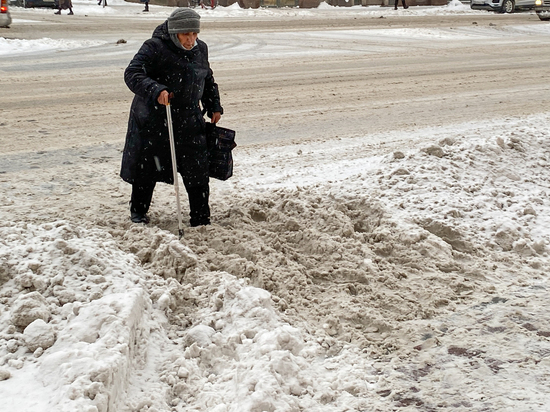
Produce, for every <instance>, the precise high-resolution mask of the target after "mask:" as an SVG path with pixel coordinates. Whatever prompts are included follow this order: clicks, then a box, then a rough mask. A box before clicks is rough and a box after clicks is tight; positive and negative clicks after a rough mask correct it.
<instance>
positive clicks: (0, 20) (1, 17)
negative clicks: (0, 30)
mask: <svg viewBox="0 0 550 412" xmlns="http://www.w3.org/2000/svg"><path fill="white" fill-rule="evenodd" d="M10 24H11V16H10V10H9V7H8V0H0V27H10Z"/></svg>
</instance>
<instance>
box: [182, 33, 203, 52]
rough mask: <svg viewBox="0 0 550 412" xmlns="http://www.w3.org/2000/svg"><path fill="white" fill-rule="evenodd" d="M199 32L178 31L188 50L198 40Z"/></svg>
mask: <svg viewBox="0 0 550 412" xmlns="http://www.w3.org/2000/svg"><path fill="white" fill-rule="evenodd" d="M197 37H198V34H197V33H178V40H179V41H180V43H181V45H182V46H183V48H184V49H186V50H191V49H192V48H193V46H194V45H195V41H196V40H197Z"/></svg>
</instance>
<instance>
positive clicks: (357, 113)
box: [0, 9, 550, 170]
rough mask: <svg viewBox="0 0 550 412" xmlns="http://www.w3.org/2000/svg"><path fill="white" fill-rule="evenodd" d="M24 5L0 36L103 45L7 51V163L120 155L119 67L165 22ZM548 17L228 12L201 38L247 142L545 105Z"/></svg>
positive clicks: (514, 112) (127, 98)
mask: <svg viewBox="0 0 550 412" xmlns="http://www.w3.org/2000/svg"><path fill="white" fill-rule="evenodd" d="M24 12H25V16H24V17H25V19H27V20H26V23H24V24H14V25H12V28H11V29H0V30H1V31H0V37H6V38H12V39H40V38H51V39H72V40H85V39H88V40H94V41H101V42H103V43H102V44H101V45H95V46H93V47H87V48H81V49H74V50H68V51H55V52H52V51H50V52H41V53H32V54H21V55H17V56H4V57H2V58H0V76H1V78H2V92H1V93H0V154H1V156H2V160H1V163H0V168H3V169H4V170H6V169H8V168H9V167H10V166H9V165H10V164H12V165H13V166H14V165H15V164H16V162H15V159H16V158H18V159H22V161H23V163H24V164H27V163H28V162H27V163H25V162H26V158H27V157H26V156H25V154H26V153H28V154H33V156H35V155H36V153H37V152H48V153H54V152H56V151H57V153H59V154H60V156H63V155H66V156H72V155H70V153H73V152H74V153H75V154H76V155H78V153H80V152H79V148H85V150H92V151H93V152H94V153H96V152H98V156H102V155H105V156H113V150H120V149H121V148H122V145H123V142H124V135H125V130H126V124H127V117H128V109H129V106H130V102H131V99H132V94H131V92H130V91H129V90H128V89H127V88H126V86H125V84H124V82H123V72H124V69H125V67H126V66H127V64H128V62H129V61H130V59H131V58H132V56H133V55H134V54H135V52H136V51H137V49H138V48H139V47H140V45H141V43H142V42H143V41H144V40H145V39H147V38H148V37H149V36H150V34H151V33H152V30H153V29H154V27H155V26H156V25H157V24H159V23H160V22H161V21H162V20H159V19H155V18H152V19H150V20H145V19H143V18H141V19H132V18H121V17H109V16H105V17H101V18H97V17H93V16H90V17H87V16H79V15H75V16H71V18H70V19H69V18H64V19H60V18H59V16H54V15H53V14H51V15H50V14H49V13H43V12H40V13H36V15H35V16H34V18H36V20H37V23H36V24H35V23H33V22H30V23H29V21H28V19H29V17H33V14H32V12H30V11H28V10H25V11H24ZM12 14H13V16H14V17H15V18H16V19H17V18H18V11H17V9H15V11H13V13H12ZM19 17H21V16H19ZM547 25H548V24H547V23H544V22H541V21H539V19H538V18H537V17H536V15H535V14H534V13H519V14H514V15H499V14H493V13H487V14H484V15H471V16H469V15H457V16H414V17H410V18H408V17H407V16H387V17H386V16H384V17H383V18H380V17H379V18H373V17H357V18H349V17H348V18H345V17H339V18H336V19H335V18H326V19H325V18H311V19H307V18H286V19H284V20H280V19H279V20H277V19H275V18H274V19H263V20H261V21H255V20H254V19H250V20H239V19H233V20H231V21H226V20H220V21H205V22H204V23H203V29H202V31H201V38H202V39H204V40H205V41H206V42H207V43H208V44H209V47H210V58H211V64H212V67H213V69H214V74H215V77H216V80H217V82H218V83H219V86H220V91H221V95H222V103H223V105H224V107H225V115H224V116H223V118H222V123H221V125H225V126H226V127H230V128H234V129H236V130H237V131H238V143H239V145H240V146H246V145H255V144H262V145H265V144H287V143H289V142H293V141H303V140H306V139H311V140H318V139H320V140H324V139H331V138H337V137H343V136H360V135H367V134H369V133H374V132H385V131H395V130H405V131H406V130H408V129H411V128H419V127H430V126H433V127H439V126H444V125H451V124H454V123H460V122H467V121H487V120H490V119H492V118H501V117H505V116H523V115H528V114H532V113H538V112H543V111H546V110H547V108H548V99H549V97H548V96H549V95H550V94H549V93H548V92H549V88H550V86H549V85H548V82H547V80H546V79H545V73H546V71H547V68H548V67H549V66H550V49H549V48H548V47H543V46H542V45H544V44H547V42H548V40H549V39H550V31H549V30H548V29H546V27H547ZM121 39H124V40H125V41H126V42H125V43H118V41H119V40H121ZM97 148H99V149H98V150H99V151H98V150H96V149H97ZM101 148H105V149H104V150H108V151H109V152H108V153H107V152H105V153H102V152H101V150H103V149H101ZM82 150H84V149H82ZM31 157H32V156H28V158H29V159H30V158H31ZM73 160H74V159H68V160H67V159H65V160H64V161H73ZM51 161H52V162H55V161H57V162H59V161H60V159H59V158H57V159H56V156H51ZM25 167H26V166H25Z"/></svg>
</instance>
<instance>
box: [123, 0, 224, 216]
mask: <svg viewBox="0 0 550 412" xmlns="http://www.w3.org/2000/svg"><path fill="white" fill-rule="evenodd" d="M199 32H200V15H199V14H198V13H196V12H195V11H194V10H191V9H187V8H179V9H176V10H175V11H174V12H173V13H172V14H171V15H170V17H168V19H167V20H166V21H165V22H164V23H162V24H161V25H160V26H158V27H157V28H156V29H155V31H154V32H153V36H152V38H151V39H149V40H147V41H145V43H144V44H143V45H142V46H141V49H140V50H139V51H138V53H137V54H136V55H135V56H134V58H133V59H132V61H131V62H130V64H129V66H128V67H127V68H126V71H125V72H124V80H125V82H126V84H127V85H128V87H129V88H130V90H131V91H132V92H134V93H135V97H134V100H133V102H132V107H131V109H130V119H129V122H128V131H127V134H126V144H125V147H124V153H123V156H122V167H121V172H120V176H121V177H122V179H124V180H125V181H126V182H128V183H131V184H132V196H131V200H130V215H131V219H132V221H133V222H136V223H148V222H149V218H148V216H147V212H148V211H149V206H150V204H151V199H152V196H153V191H154V189H155V184H156V182H165V183H174V182H173V173H172V163H171V156H170V142H169V136H168V128H167V123H166V121H167V120H166V109H165V105H167V104H168V103H169V102H170V106H171V108H172V118H173V128H174V140H175V146H176V159H177V160H176V162H177V169H178V172H179V173H180V174H181V176H182V179H183V184H184V185H185V189H186V190H187V194H188V197H189V208H190V212H189V215H190V217H191V220H190V224H191V226H199V225H208V224H210V207H209V204H208V197H209V177H208V157H207V154H208V153H207V147H206V136H205V120H204V117H203V112H202V110H201V105H202V107H203V108H204V109H205V110H206V113H207V115H208V117H209V118H210V119H211V122H212V123H217V122H218V121H219V120H220V117H221V115H222V113H223V109H222V107H221V105H220V95H219V92H218V85H217V84H216V82H215V81H214V77H213V75H212V70H211V69H210V64H209V62H208V48H207V46H206V43H204V42H203V41H201V40H199V39H198V33H199Z"/></svg>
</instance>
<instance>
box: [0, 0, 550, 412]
mask: <svg viewBox="0 0 550 412" xmlns="http://www.w3.org/2000/svg"><path fill="white" fill-rule="evenodd" d="M83 4H84V2H77V1H75V11H77V12H78V10H79V8H80V7H83ZM112 4H113V5H120V7H121V8H122V7H123V6H124V7H126V6H127V7H128V8H130V5H126V4H124V5H123V4H122V3H121V2H118V3H117V2H112ZM96 7H97V6H96ZM133 7H134V9H135V8H136V7H141V6H140V5H133ZM450 7H451V6H449V7H447V8H439V9H442V10H446V9H448V8H450ZM98 9H99V8H98ZM328 9H329V6H326V5H325V6H323V7H321V10H328ZM330 9H334V8H330ZM368 9H370V8H367V11H366V12H369V11H368ZM434 9H435V8H431V9H427V10H429V12H433V11H432V10H434ZM216 12H217V11H216V10H215V11H212V12H210V13H212V14H214V13H216ZM230 12H231V13H236V14H238V15H239V16H242V15H243V13H244V12H246V13H252V11H250V10H248V11H240V10H236V9H235V8H234V7H232V8H230ZM241 12H242V13H241ZM288 12H289V13H294V12H296V11H288ZM308 12H309V11H308ZM384 12H387V10H385V11H384ZM445 12H446V11H445ZM466 12H468V11H466ZM159 13H160V12H159ZM220 13H221V12H220ZM239 13H240V14H239ZM255 13H257V14H261V13H265V14H268V13H272V11H270V10H262V11H258V12H255ZM311 13H314V11H311ZM205 15H206V16H208V13H205ZM50 44H52V43H50ZM56 47H57V46H55V47H52V49H55V48H56ZM22 50H26V48H25V46H21V45H18V46H15V47H14V48H12V52H13V53H16V52H18V51H22ZM549 123H550V114H540V115H534V116H530V117H523V118H522V117H509V118H506V119H497V120H494V121H491V122H484V123H464V124H456V125H453V126H452V127H443V128H428V129H417V130H410V131H407V132H406V133H405V132H403V131H399V132H397V131H396V132H392V133H393V134H394V135H392V136H391V137H392V138H391V139H384V137H385V136H384V135H380V136H371V135H368V134H366V135H364V136H360V137H354V138H338V139H330V140H329V139H323V138H320V139H319V140H318V141H315V142H309V143H307V144H306V143H294V144H287V145H281V146H277V145H271V146H269V147H265V148H262V147H258V146H253V147H238V148H237V149H236V151H235V165H236V170H235V176H234V177H233V178H231V179H230V180H229V181H227V182H218V181H215V182H212V193H213V195H212V196H213V198H212V209H213V211H214V212H213V213H214V215H213V224H212V225H211V226H209V227H202V228H186V233H185V237H184V239H183V240H181V241H180V240H179V239H178V238H177V236H175V233H177V225H176V224H175V222H174V220H175V219H174V216H173V212H174V207H173V205H174V204H173V202H174V198H173V190H172V188H171V187H169V186H166V185H161V187H159V189H158V190H157V191H156V192H155V199H154V204H153V206H152V211H151V218H152V222H151V224H150V225H148V226H142V225H134V224H131V223H129V221H128V218H127V208H126V200H127V199H126V191H123V189H122V187H123V183H121V182H120V179H119V178H118V176H117V171H118V170H117V168H118V165H119V164H118V161H119V159H112V160H105V161H102V162H99V163H97V164H94V165H93V166H91V165H89V164H88V165H86V164H84V165H82V166H78V165H59V166H57V167H52V168H49V169H44V170H40V171H39V172H37V171H36V170H32V169H31V170H23V171H19V172H18V174H17V175H15V174H13V173H3V174H0V188H1V190H2V193H3V198H4V201H3V204H2V205H0V398H1V399H2V402H1V403H2V407H1V409H2V410H6V411H10V412H23V411H30V410H32V411H33V412H39V411H48V412H51V411H67V412H69V411H71V412H74V411H85V412H96V411H100V412H105V411H121V412H124V411H132V412H138V411H140V412H141V411H143V412H144V411H157V412H161V411H215V412H230V411H231V412H233V411H255V412H256V411H257V412H260V411H300V410H307V411H327V412H328V411H331V412H332V411H349V410H353V411H389V410H396V409H397V410H402V411H409V410H410V411H413V410H423V411H431V410H438V411H439V410H453V411H472V410H476V411H481V410H487V411H512V410H522V411H545V410H547V405H549V404H550V340H549V338H550V318H549V317H548V313H549V309H550V303H549V302H548V298H547V291H548V288H549V284H548V270H549V256H548V245H549V242H550V232H549V230H548V227H550V199H549V196H550V174H549V172H548V170H549V166H550V149H549V140H550V129H549V128H548V124H549ZM399 134H403V136H402V139H401V140H399V139H398V138H396V135H399ZM397 137H398V136H397ZM385 140H387V141H391V142H396V141H397V142H398V143H392V144H383V143H377V144H372V143H369V142H372V141H375V142H380V141H385ZM37 173H40V178H39V179H38V180H39V181H40V184H37V183H36V180H37V179H36V176H37ZM126 189H127V188H126V187H125V186H124V190H126ZM108 194H110V197H109V195H108ZM106 196H107V197H106ZM90 208H91V209H90ZM83 214H84V215H83ZM29 394H31V395H30V396H29Z"/></svg>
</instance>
